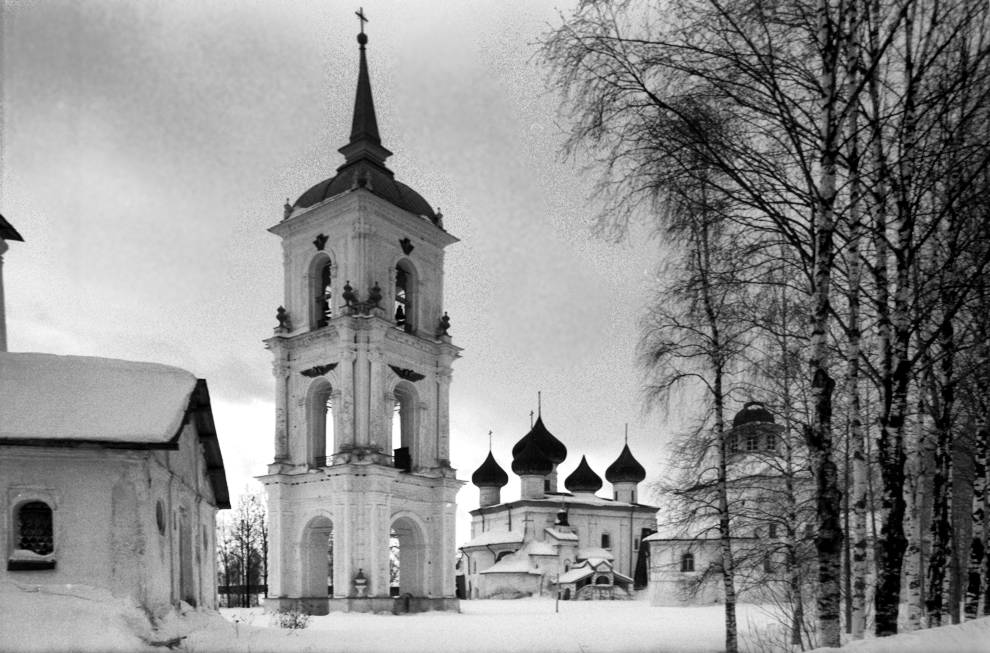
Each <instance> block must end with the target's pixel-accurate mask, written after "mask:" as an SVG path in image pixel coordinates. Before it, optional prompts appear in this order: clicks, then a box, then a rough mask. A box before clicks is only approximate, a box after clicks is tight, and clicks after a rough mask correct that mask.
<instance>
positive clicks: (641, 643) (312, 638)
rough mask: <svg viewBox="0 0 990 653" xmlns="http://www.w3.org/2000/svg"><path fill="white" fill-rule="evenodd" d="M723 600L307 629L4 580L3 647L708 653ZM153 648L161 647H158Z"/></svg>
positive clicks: (758, 617)
mask: <svg viewBox="0 0 990 653" xmlns="http://www.w3.org/2000/svg"><path fill="white" fill-rule="evenodd" d="M737 614H738V621H739V630H740V643H741V645H742V646H741V647H742V649H743V650H744V651H753V652H755V651H764V650H768V643H769V642H770V641H771V640H775V639H777V638H776V637H773V632H774V631H777V632H779V629H780V626H779V625H778V624H776V623H774V620H773V618H772V617H771V616H770V615H769V614H768V613H767V612H766V611H765V610H763V609H762V608H761V607H760V606H753V605H740V606H738V612H737ZM722 620H723V607H722V606H721V605H712V606H705V607H683V608H675V607H662V608H657V607H651V606H650V605H649V603H647V602H646V601H602V602H595V601H562V602H561V603H560V612H554V601H553V600H551V599H520V600H516V601H462V602H461V613H460V614H457V613H450V612H429V613H423V614H413V615H399V616H395V615H369V614H341V613H337V614H332V615H327V616H323V617H312V618H311V620H310V623H309V626H308V627H307V628H305V629H303V630H289V629H283V628H277V627H275V626H273V625H272V616H271V615H269V614H266V613H265V612H264V611H263V610H262V609H260V608H252V609H231V610H222V611H221V614H217V613H215V612H205V611H195V610H187V611H185V612H184V614H182V615H181V616H180V615H177V614H171V615H169V616H168V617H167V618H166V619H165V620H164V621H162V622H159V623H157V624H156V625H155V626H154V627H153V626H152V624H151V622H150V621H149V620H148V617H147V615H146V614H145V613H144V612H143V611H142V610H140V609H139V608H138V607H137V606H135V605H133V604H132V603H129V602H127V601H123V600H120V599H114V598H113V597H111V596H110V594H109V593H108V592H106V591H105V590H99V589H95V588H92V587H87V586H82V585H41V586H37V585H27V584H17V583H10V582H6V583H0V652H3V653H7V652H12V653H13V652H18V653H19V652H21V651H30V652H34V651H46V652H47V651H100V652H102V651H107V652H113V651H129V652H131V651H133V652H135V653H138V652H142V651H162V650H166V649H163V648H161V645H163V644H165V643H169V642H170V641H171V643H173V644H174V645H175V648H174V649H173V650H178V651H184V652H186V653H219V652H225V651H231V652H234V651H238V652H247V651H252V652H256V653H257V652H263V651H286V652H300V653H301V652H316V651H346V652H354V653H362V652H377V651H416V652H419V651H422V652H427V651H428V652H430V653H433V652H434V651H458V652H461V651H463V652H465V653H479V652H489V651H491V652H494V651H541V653H542V652H547V653H551V652H555V651H567V652H573V653H598V652H603V653H610V652H619V653H635V652H637V651H652V652H654V653H656V652H658V651H659V652H677V653H682V652H683V653H702V652H704V653H710V652H714V651H721V650H723V647H724V630H723V621H722ZM152 644H157V646H152ZM840 650H841V651H851V652H853V653H887V652H891V653H892V652H894V651H896V652H897V653H922V652H924V653H929V652H932V651H951V652H953V653H956V652H959V653H967V652H971V651H973V652H976V651H980V652H990V618H986V619H980V620H977V621H973V622H969V623H966V624H962V625H961V626H947V627H945V628H940V629H937V630H930V631H922V632H918V633H910V634H906V635H898V636H897V637H894V638H886V639H882V640H866V641H863V642H857V643H855V644H851V645H849V646H847V647H846V648H843V649H820V653H825V652H831V651H840Z"/></svg>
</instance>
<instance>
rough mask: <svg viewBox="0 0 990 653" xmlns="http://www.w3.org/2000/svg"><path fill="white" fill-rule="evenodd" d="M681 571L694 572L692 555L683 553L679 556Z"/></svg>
mask: <svg viewBox="0 0 990 653" xmlns="http://www.w3.org/2000/svg"><path fill="white" fill-rule="evenodd" d="M681 571H694V554H693V553H685V554H683V555H682V556H681Z"/></svg>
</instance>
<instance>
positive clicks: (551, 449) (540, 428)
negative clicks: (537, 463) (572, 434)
mask: <svg viewBox="0 0 990 653" xmlns="http://www.w3.org/2000/svg"><path fill="white" fill-rule="evenodd" d="M527 440H532V441H533V442H535V443H536V446H537V448H539V450H540V451H542V452H543V455H544V456H546V457H547V459H549V460H550V462H551V463H552V464H554V465H559V464H560V463H562V462H564V459H565V458H567V447H565V446H564V443H563V442H561V441H560V440H558V439H557V438H555V437H554V436H553V434H552V433H550V431H548V430H547V427H546V426H544V425H543V417H537V418H536V424H534V425H533V428H531V429H530V430H529V433H527V434H526V435H524V436H523V437H522V439H520V440H519V442H516V444H515V446H513V447H512V456H513V457H515V456H516V454H518V453H519V452H520V451H522V449H523V447H524V446H525V444H526V441H527Z"/></svg>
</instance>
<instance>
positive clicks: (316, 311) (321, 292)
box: [309, 254, 333, 329]
mask: <svg viewBox="0 0 990 653" xmlns="http://www.w3.org/2000/svg"><path fill="white" fill-rule="evenodd" d="M309 278H310V284H309V286H310V298H311V299H310V320H309V322H310V327H311V328H313V329H320V328H322V327H325V326H326V325H327V324H329V323H330V318H331V317H332V314H333V313H332V312H333V288H332V286H333V262H332V261H331V260H330V257H329V256H327V255H326V254H320V255H319V256H317V257H316V258H315V259H313V264H312V267H311V269H310V271H309Z"/></svg>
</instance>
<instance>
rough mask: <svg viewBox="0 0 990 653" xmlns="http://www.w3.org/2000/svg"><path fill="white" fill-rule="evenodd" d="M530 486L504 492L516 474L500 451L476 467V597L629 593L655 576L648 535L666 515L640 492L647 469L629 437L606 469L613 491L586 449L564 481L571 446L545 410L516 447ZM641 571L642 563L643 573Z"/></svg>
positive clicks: (467, 585) (471, 559) (472, 590)
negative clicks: (608, 494) (608, 493)
mask: <svg viewBox="0 0 990 653" xmlns="http://www.w3.org/2000/svg"><path fill="white" fill-rule="evenodd" d="M512 455H513V460H512V471H513V472H515V473H516V474H518V475H519V477H520V481H521V496H520V498H519V499H518V500H516V501H507V502H505V503H502V502H501V488H502V487H504V486H505V485H506V484H507V483H508V480H509V479H508V475H507V474H506V473H505V471H504V470H503V469H502V468H501V467H500V466H499V465H498V463H497V462H496V460H495V457H494V455H493V454H492V453H491V452H489V453H488V457H487V458H486V459H485V461H484V462H483V463H482V464H481V466H480V467H479V468H478V469H477V470H476V471H475V473H474V475H473V476H472V482H473V483H474V484H475V485H477V486H478V488H479V489H480V503H481V505H480V506H479V507H478V508H477V509H476V510H472V511H471V540H470V541H468V542H467V543H465V544H464V545H463V546H462V547H461V551H462V552H463V554H464V560H463V561H462V568H463V571H464V575H465V580H464V590H465V595H466V596H467V597H469V598H473V599H474V598H514V597H517V596H524V595H539V594H543V593H547V592H555V591H556V590H557V589H559V590H560V592H561V597H562V598H565V599H589V598H596V599H602V598H627V597H629V596H630V595H631V592H632V590H633V589H634V587H635V586H636V585H637V583H635V581H634V577H638V578H639V580H640V581H641V582H640V583H639V584H638V585H645V581H646V560H645V551H643V549H642V544H641V541H642V538H643V537H644V536H645V535H647V534H649V533H652V532H653V530H654V528H655V524H656V511H657V509H656V508H655V507H653V506H648V505H644V504H641V503H639V502H638V500H639V496H638V485H639V483H640V482H642V481H643V479H644V478H645V476H646V472H645V470H644V469H643V467H642V465H640V464H639V463H638V462H637V461H636V459H635V458H633V456H632V453H631V452H630V451H629V446H628V445H625V446H624V447H623V449H622V452H621V453H620V454H619V457H618V458H617V459H616V460H615V462H613V463H612V465H610V466H609V468H608V470H606V472H605V477H606V479H608V480H609V482H611V483H612V486H613V488H614V491H613V495H612V498H609V499H606V498H602V497H599V496H597V494H596V492H598V491H599V490H600V489H601V487H602V479H601V477H599V476H598V474H596V473H595V472H594V471H593V470H592V469H591V467H590V466H589V465H588V462H587V459H585V458H584V457H582V459H581V463H580V464H579V465H578V467H577V469H575V470H574V472H573V473H572V474H571V475H570V476H568V477H567V479H566V480H565V481H564V485H565V487H566V488H567V490H568V492H558V491H557V466H558V465H559V464H560V463H562V462H563V461H564V459H565V458H566V456H567V448H566V447H565V446H564V445H563V443H561V442H560V441H559V440H558V439H557V438H555V437H554V436H553V435H552V434H551V433H550V432H549V431H548V430H547V429H546V427H545V426H544V424H543V419H542V417H540V418H538V419H537V420H536V423H535V424H534V425H533V428H532V429H531V430H530V432H529V433H527V434H526V435H525V436H523V438H522V439H521V440H519V442H517V443H516V445H515V446H514V447H513V449H512ZM637 571H638V573H637Z"/></svg>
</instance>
